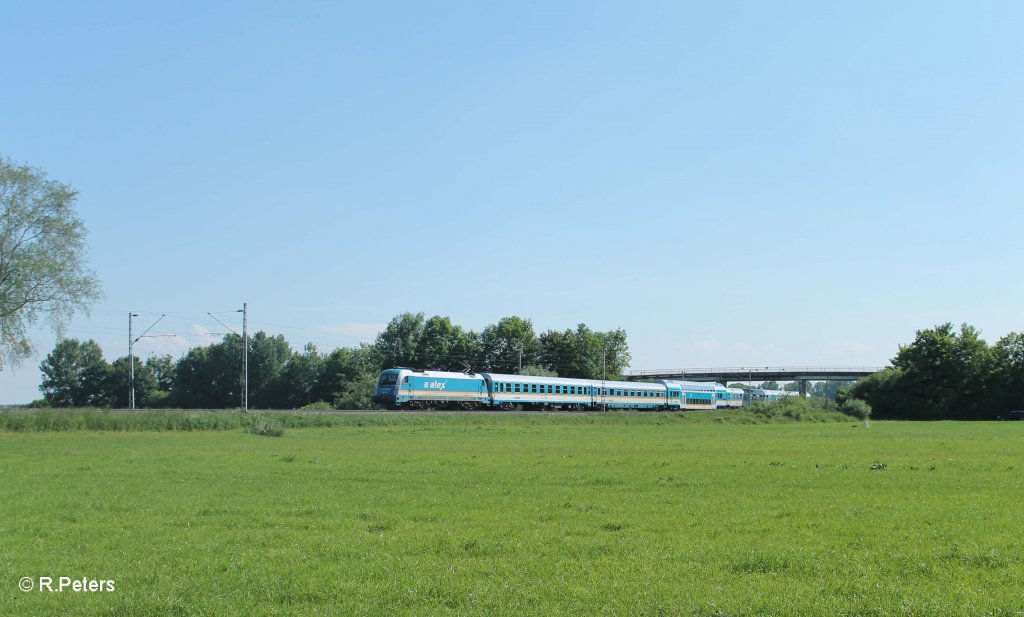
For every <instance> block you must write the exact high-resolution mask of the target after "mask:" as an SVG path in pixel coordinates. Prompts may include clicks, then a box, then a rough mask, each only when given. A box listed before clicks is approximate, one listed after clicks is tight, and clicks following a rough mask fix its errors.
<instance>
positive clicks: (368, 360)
mask: <svg viewBox="0 0 1024 617" xmlns="http://www.w3.org/2000/svg"><path fill="white" fill-rule="evenodd" d="M243 345H244V344H243V341H242V337H241V336H238V335H237V334H228V335H226V336H224V338H223V339H222V340H221V341H220V342H218V343H214V344H211V345H207V346H204V347H194V348H192V349H190V350H189V351H188V352H186V353H185V354H184V355H183V356H181V357H180V358H178V359H177V360H175V359H173V358H172V357H171V356H170V355H160V356H157V355H154V356H150V357H148V358H147V359H146V360H145V361H143V360H141V359H140V358H138V357H133V358H131V359H130V360H129V358H128V356H122V357H120V358H117V359H116V360H114V361H113V362H107V361H106V360H105V359H104V357H103V352H102V349H101V348H100V346H99V344H98V343H96V342H95V341H93V340H86V341H80V340H77V339H63V340H60V341H58V343H57V344H56V346H55V347H54V349H53V351H51V352H50V354H49V355H47V357H46V359H45V360H43V362H42V364H41V365H40V369H41V370H42V373H43V380H42V382H41V384H40V387H39V388H40V391H41V392H42V394H43V399H42V400H41V401H38V402H37V403H36V404H37V405H40V406H43V405H45V406H54V407H115V408H124V407H128V406H129V395H130V394H129V393H130V390H131V386H130V383H131V382H130V371H131V370H132V369H134V373H135V376H134V380H135V389H134V390H135V404H136V407H139V408H159V407H176V408H185V409H227V408H235V407H239V406H241V401H242V395H243V389H244V386H245V384H244V381H243V378H242V362H243V360H242V358H243V355H244V354H243ZM629 361H630V355H629V346H628V344H627V342H626V333H625V332H624V331H623V330H621V329H618V330H612V331H609V332H598V331H594V330H591V329H590V328H589V327H587V326H586V325H585V324H579V325H578V326H577V327H576V328H575V329H567V330H564V331H558V330H548V331H546V332H543V333H541V334H540V335H537V334H536V333H535V331H534V328H533V324H532V323H531V321H530V320H528V319H524V318H522V317H515V316H513V317H506V318H503V319H501V320H499V321H498V322H497V323H496V324H492V325H489V326H487V327H486V328H484V329H483V331H481V332H479V333H478V332H473V331H471V330H466V329H464V328H462V327H460V326H458V325H455V324H453V323H452V321H451V319H450V318H448V317H441V316H437V315H435V316H433V317H430V318H427V317H426V316H425V315H424V314H423V313H403V314H402V315H398V316H397V317H395V318H394V319H392V320H391V321H390V322H389V323H388V325H387V327H386V328H385V329H384V330H383V331H382V332H381V333H380V334H378V335H377V338H376V340H375V341H374V343H373V344H363V345H360V346H358V347H354V348H348V347H343V348H338V349H335V350H333V351H331V352H328V353H324V352H321V351H320V350H318V349H317V347H316V346H315V345H313V344H312V343H309V344H307V345H306V346H305V347H304V348H303V349H302V350H301V351H294V350H293V349H292V348H291V346H290V345H289V343H288V341H287V340H285V338H284V337H283V336H281V335H277V336H272V335H269V334H267V333H265V332H262V331H260V332H257V333H256V334H254V335H253V336H252V337H250V339H249V344H248V363H249V375H248V383H249V392H248V395H249V406H250V407H253V408H257V409H297V408H301V407H305V406H311V405H312V406H317V407H328V408H335V409H367V408H370V407H371V403H370V397H371V396H372V394H373V389H374V385H375V383H376V379H377V376H378V375H379V374H380V371H382V370H384V369H386V368H392V367H395V366H405V367H411V368H424V369H434V370H447V371H470V372H484V371H486V372H496V373H516V372H518V371H520V369H521V370H522V372H523V373H532V374H539V373H543V374H549V375H558V376H562V377H579V378H593V379H600V378H602V376H607V378H608V379H614V378H619V377H621V374H622V371H623V370H625V367H626V366H628V365H629ZM129 362H131V363H132V365H134V366H132V365H130V364H129Z"/></svg>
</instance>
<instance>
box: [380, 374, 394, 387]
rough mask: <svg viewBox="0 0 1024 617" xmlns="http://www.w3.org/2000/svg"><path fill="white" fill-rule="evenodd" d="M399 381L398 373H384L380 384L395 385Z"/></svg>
mask: <svg viewBox="0 0 1024 617" xmlns="http://www.w3.org/2000/svg"><path fill="white" fill-rule="evenodd" d="M396 383H398V373H383V374H381V376H380V381H379V382H377V385H379V386H393V385H395V384H396Z"/></svg>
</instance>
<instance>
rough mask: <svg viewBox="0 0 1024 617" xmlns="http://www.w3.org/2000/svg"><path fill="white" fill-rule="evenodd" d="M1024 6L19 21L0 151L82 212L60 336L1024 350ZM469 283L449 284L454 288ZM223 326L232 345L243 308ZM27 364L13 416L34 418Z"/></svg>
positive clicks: (438, 5)
mask: <svg viewBox="0 0 1024 617" xmlns="http://www.w3.org/2000/svg"><path fill="white" fill-rule="evenodd" d="M1022 23H1024V4H1021V3H1019V2H961V3H950V2H936V1H933V0H931V1H927V2H899V3H893V2H858V3H826V2H812V1H808V2H771V3H768V2H764V3H756V2H755V3H751V2H714V3H683V2H666V3H638V2H622V3H602V2H578V3H556V2H537V3H528V2H511V3H480V2H464V3H459V2H413V3H399V2H395V3H380V2H367V3H363V4H358V5H357V4H345V3H339V2H322V3H280V2H272V3H258V2H237V3H216V5H214V3H206V2H202V3H187V2H181V3H174V4H159V5H147V6H141V5H139V3H123V4H117V3H82V2H64V3H58V2H32V3H15V4H9V5H8V6H6V7H5V8H4V17H3V19H2V20H0V52H2V56H3V57H4V59H5V61H4V94H3V96H2V97H0V154H3V155H5V156H7V157H9V158H11V159H13V160H15V161H17V162H27V163H29V164H31V165H33V166H36V167H39V168H41V169H43V170H45V171H46V172H47V173H48V174H49V175H50V177H51V178H53V179H56V180H60V181H63V182H68V183H70V184H71V185H73V186H74V187H75V188H77V189H78V190H79V191H80V193H81V195H80V198H79V202H78V206H79V211H80V213H81V215H82V217H83V218H84V219H85V222H86V224H87V226H88V228H89V230H90V237H89V240H88V243H89V246H90V255H89V261H90V264H91V267H92V268H93V269H94V270H95V271H96V272H97V274H98V276H99V278H100V280H101V281H102V285H103V289H104V291H105V294H106V297H105V299H104V300H103V301H102V302H100V303H99V304H97V305H96V306H95V308H94V310H93V313H92V316H91V317H89V318H86V317H79V318H76V319H75V320H74V322H73V323H72V324H71V327H70V328H69V330H68V336H72V337H76V338H95V339H96V340H97V341H99V342H100V343H101V344H102V345H103V348H104V350H105V352H106V354H107V357H108V359H111V360H112V359H114V358H116V357H118V356H122V355H125V354H126V353H127V342H126V339H127V313H128V312H129V311H135V312H138V313H142V314H143V315H142V317H140V318H139V324H138V325H139V327H140V329H141V328H145V327H146V326H148V324H149V323H151V322H152V321H153V320H154V319H155V318H156V316H158V315H159V314H161V313H165V312H166V313H170V314H171V316H169V317H168V318H165V319H164V320H163V321H162V322H161V323H160V324H159V325H158V326H157V327H156V328H155V329H154V330H153V333H162V334H177V335H178V336H177V337H176V338H156V339H144V340H143V341H142V342H140V343H139V345H138V347H137V353H138V354H139V355H141V356H146V355H148V354H149V353H153V352H160V353H164V352H166V353H173V354H175V355H176V356H177V355H180V353H181V352H182V351H184V350H185V349H186V348H187V347H188V346H189V345H196V344H203V343H209V342H210V341H211V340H216V337H214V338H211V337H208V336H204V333H206V332H213V333H215V334H217V333H223V332H224V328H222V327H221V326H220V325H219V324H217V323H216V322H214V321H213V320H211V319H210V318H209V317H207V316H206V312H207V311H213V312H218V311H231V310H234V309H236V308H240V307H241V305H242V302H248V303H249V309H250V320H251V324H252V326H253V328H254V329H260V328H262V329H265V330H267V331H269V332H275V333H276V332H280V333H283V334H285V335H286V336H287V337H288V339H289V341H290V342H291V343H292V346H293V347H295V348H300V347H301V346H302V345H303V344H304V343H305V342H307V341H313V342H315V343H317V344H318V345H319V346H320V348H321V349H325V350H328V349H331V348H334V347H337V346H349V345H357V344H358V343H359V342H362V341H372V339H373V336H374V334H375V332H376V331H377V330H379V328H381V327H382V326H383V325H384V324H385V323H386V322H387V321H388V320H389V319H390V318H391V317H393V316H395V315H396V314H398V313H401V312H404V311H414V312H415V311H423V312H425V313H427V315H432V314H440V315H447V316H450V317H451V318H452V320H453V321H454V322H456V323H458V324H461V325H463V326H464V327H467V328H472V329H476V330H479V329H482V328H483V327H484V326H486V325H487V324H490V323H494V322H496V321H497V320H498V319H500V318H501V317H504V316H508V315H520V316H523V317H526V318H529V319H531V320H532V321H533V324H534V326H535V328H536V329H537V331H538V332H540V331H543V330H546V329H549V328H555V329H565V328H569V327H574V326H575V325H576V324H577V323H580V322H584V323H586V324H588V325H589V326H591V327H592V328H595V329H600V330H606V329H610V328H617V327H621V328H624V329H625V330H626V331H627V333H628V335H629V342H630V347H631V350H632V353H633V363H632V364H633V368H638V369H639V368H660V367H695V366H766V365H793V364H807V365H831V364H835V365H881V364H885V363H886V362H887V361H888V360H889V359H890V358H891V357H892V356H893V355H894V354H895V352H896V351H897V346H898V345H899V344H900V343H905V342H908V341H909V340H912V338H913V336H914V331H915V330H916V329H919V328H926V327H931V326H933V325H936V324H938V323H941V322H945V321H953V322H955V323H959V322H968V323H970V324H972V325H975V326H977V327H979V328H981V329H982V332H983V334H984V336H985V337H986V338H987V339H988V340H989V342H991V343H994V342H995V341H996V340H997V339H998V338H999V337H1000V336H1002V335H1004V334H1006V333H1007V332H1010V331H1019V330H1022V329H1024V285H1021V276H1020V270H1021V265H1022V264H1024V243H1022V242H1021V238H1020V230H1021V228H1022V224H1024V207H1022V206H1024V199H1022V198H1024V186H1022V181H1024V175H1022V170H1024V113H1022V110H1024V77H1022V73H1021V70H1020V67H1021V66H1024V37H1021V34H1020V32H1021V30H1020V28H1021V24H1022ZM453 272H454V273H456V274H455V275H453V274H452V273H453ZM217 314H218V317H219V318H220V319H222V320H223V321H225V322H226V323H228V325H230V326H232V327H233V328H235V329H240V327H241V319H240V316H239V315H236V314H233V313H230V312H226V313H217ZM35 342H36V343H37V347H38V355H37V357H36V358H33V359H30V360H29V361H27V362H25V363H24V364H23V365H22V367H21V368H20V369H18V370H16V371H12V370H9V369H5V370H4V371H3V372H2V373H0V402H25V401H28V400H31V399H33V398H38V397H39V392H38V390H37V386H38V383H39V379H40V377H39V373H38V370H37V367H38V364H39V362H40V361H41V360H42V358H43V357H45V355H46V353H47V352H49V350H50V349H52V346H53V343H54V339H53V336H52V335H50V334H48V333H47V332H46V331H45V330H41V331H40V332H39V333H38V335H37V336H36V339H35Z"/></svg>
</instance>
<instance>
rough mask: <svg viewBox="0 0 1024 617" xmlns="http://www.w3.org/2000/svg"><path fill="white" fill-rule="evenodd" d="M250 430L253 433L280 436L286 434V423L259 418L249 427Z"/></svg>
mask: <svg viewBox="0 0 1024 617" xmlns="http://www.w3.org/2000/svg"><path fill="white" fill-rule="evenodd" d="M248 432H249V433H250V434H251V435H262V436H264V437H280V436H282V435H284V423H282V422H280V421H277V420H257V421H256V422H255V423H254V424H253V425H252V426H250V427H249V429H248Z"/></svg>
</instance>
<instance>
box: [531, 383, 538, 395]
mask: <svg viewBox="0 0 1024 617" xmlns="http://www.w3.org/2000/svg"><path fill="white" fill-rule="evenodd" d="M530 392H531V393H532V394H536V393H537V384H532V385H531V386H530Z"/></svg>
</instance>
